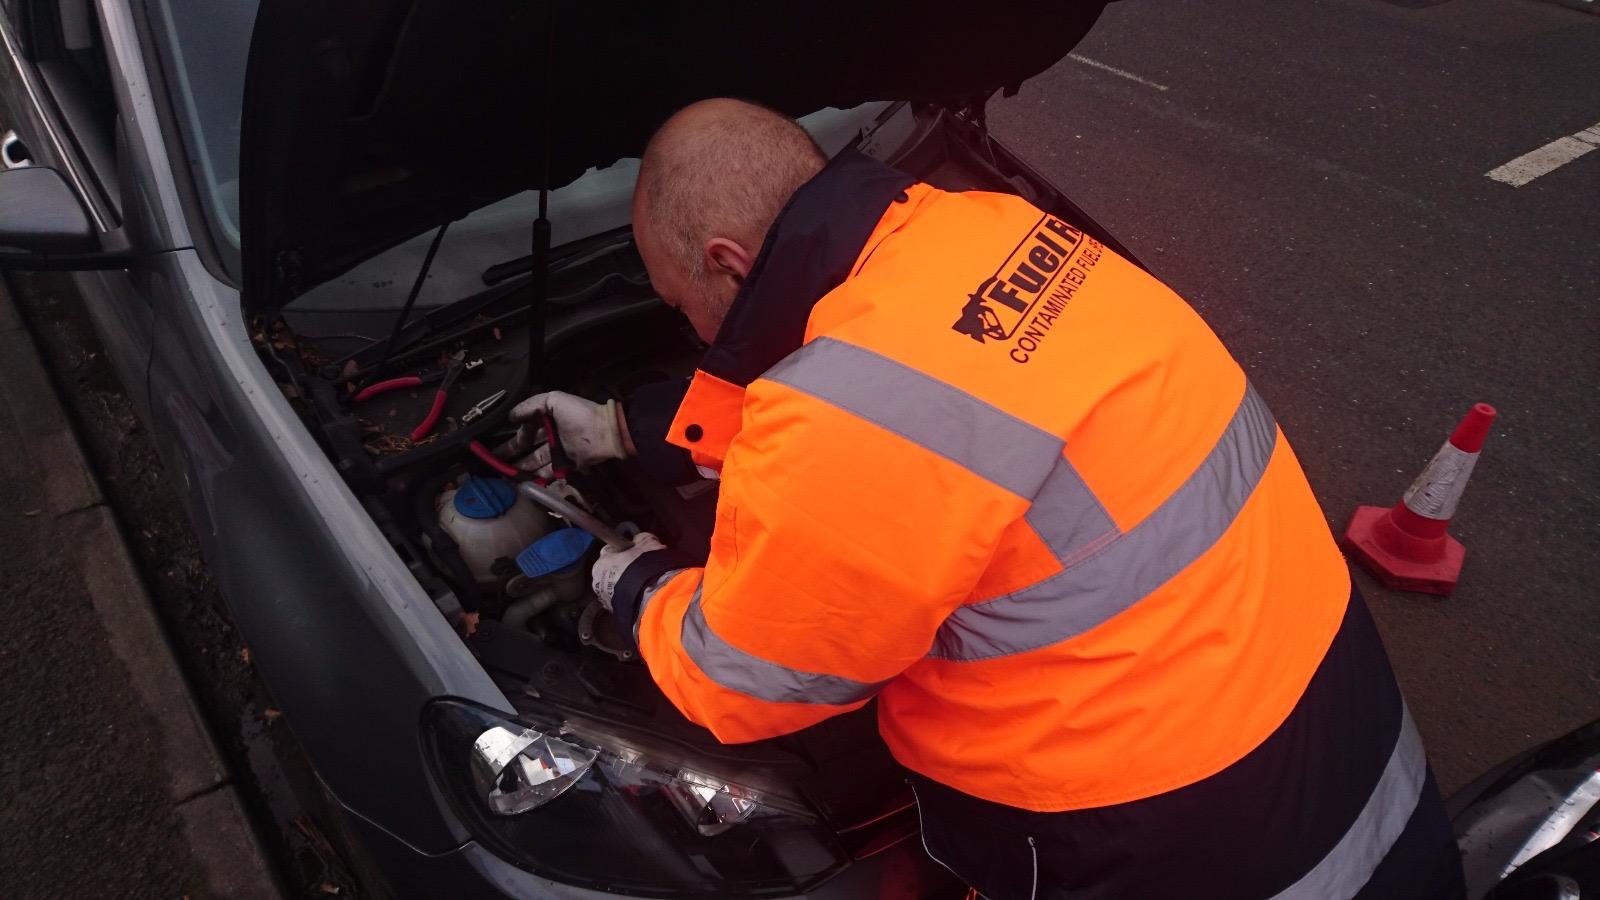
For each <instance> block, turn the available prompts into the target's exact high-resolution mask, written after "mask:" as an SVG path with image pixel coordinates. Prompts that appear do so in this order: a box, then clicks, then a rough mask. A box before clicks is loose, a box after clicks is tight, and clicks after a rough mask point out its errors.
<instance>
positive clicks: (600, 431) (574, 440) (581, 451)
mask: <svg viewBox="0 0 1600 900" xmlns="http://www.w3.org/2000/svg"><path fill="white" fill-rule="evenodd" d="M546 416H549V417H550V418H551V419H552V420H554V421H555V423H556V433H557V435H558V437H559V438H560V441H561V447H562V449H564V450H566V451H567V455H568V456H569V457H571V458H572V462H573V464H574V465H576V466H577V467H578V468H580V469H587V468H588V467H590V466H592V465H594V464H595V463H598V462H605V461H606V460H608V459H622V458H623V457H625V456H627V455H628V451H627V448H626V446H625V445H624V444H623V441H622V420H621V413H620V412H619V411H618V409H617V401H615V400H608V401H606V402H605V403H593V402H591V401H588V400H585V399H583V398H582V397H576V396H573V395H572V394H563V393H561V392H560V391H549V392H547V393H543V394H534V395H533V396H532V397H529V398H528V399H526V400H524V401H522V402H521V403H518V404H517V405H516V406H515V407H513V408H512V409H511V421H513V422H517V423H519V424H520V425H521V427H520V428H518V429H517V433H516V436H515V437H513V438H512V439H511V440H509V441H506V443H505V444H504V445H503V446H502V447H500V449H499V451H498V452H497V454H496V455H498V456H499V457H500V458H501V459H510V460H513V462H512V465H514V466H516V467H517V468H519V469H521V470H522V471H524V472H536V473H539V474H546V472H545V470H548V469H549V468H550V445H549V444H548V443H546V442H545V441H544V438H543V434H544V420H545V417H546Z"/></svg>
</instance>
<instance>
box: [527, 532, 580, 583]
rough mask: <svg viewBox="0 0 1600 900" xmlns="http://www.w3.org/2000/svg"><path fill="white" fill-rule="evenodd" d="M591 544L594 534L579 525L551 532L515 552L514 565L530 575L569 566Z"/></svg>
mask: <svg viewBox="0 0 1600 900" xmlns="http://www.w3.org/2000/svg"><path fill="white" fill-rule="evenodd" d="M593 543H594V535H592V534H590V533H589V532H587V531H584V530H583V529H582V528H563V529H561V530H559V531H552V532H550V533H549V534H547V535H545V536H544V537H542V538H539V539H538V540H537V541H534V542H533V543H531V544H529V545H528V549H526V550H524V551H522V552H521V553H518V554H517V568H519V569H521V570H522V574H524V575H526V576H528V577H529V578H538V577H539V576H541V575H549V574H551V573H552V572H559V571H561V570H562V569H570V568H572V567H573V566H575V565H577V564H578V560H580V559H583V555H584V554H585V553H587V552H589V546H590V545H591V544H593Z"/></svg>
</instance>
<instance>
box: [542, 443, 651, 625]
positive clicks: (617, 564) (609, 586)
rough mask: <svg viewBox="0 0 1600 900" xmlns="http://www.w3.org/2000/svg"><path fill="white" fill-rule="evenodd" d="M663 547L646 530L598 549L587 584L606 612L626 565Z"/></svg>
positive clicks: (608, 610) (626, 567)
mask: <svg viewBox="0 0 1600 900" xmlns="http://www.w3.org/2000/svg"><path fill="white" fill-rule="evenodd" d="M556 427H557V428H559V427H561V426H559V425H558V426H556ZM665 549H667V545H665V544H663V543H661V539H660V538H658V537H656V536H655V535H653V534H651V533H650V532H648V531H641V532H639V534H638V535H637V536H636V537H634V539H633V546H632V547H629V548H628V549H626V550H617V549H614V548H613V547H612V546H611V545H610V544H607V545H605V546H604V547H602V548H601V549H600V558H599V559H597V560H595V561H594V570H593V571H592V572H591V573H590V576H589V586H590V587H592V588H594V595H595V596H596V597H598V598H600V605H601V606H604V607H605V608H606V612H610V611H611V597H612V595H613V594H615V593H616V592H617V582H618V581H619V580H620V579H621V578H622V573H623V572H626V571H627V570H628V566H630V565H632V564H633V561H634V560H636V559H638V558H639V557H641V556H643V555H645V554H646V553H649V552H650V551H652V550H665Z"/></svg>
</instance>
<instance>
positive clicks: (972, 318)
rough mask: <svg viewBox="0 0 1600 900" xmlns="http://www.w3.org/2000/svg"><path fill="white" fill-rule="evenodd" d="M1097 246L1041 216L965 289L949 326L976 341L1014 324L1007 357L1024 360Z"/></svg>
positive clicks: (995, 337)
mask: <svg viewBox="0 0 1600 900" xmlns="http://www.w3.org/2000/svg"><path fill="white" fill-rule="evenodd" d="M1101 250H1102V248H1101V246H1100V244H1099V243H1098V242H1097V241H1094V240H1086V239H1085V238H1084V236H1083V232H1082V231H1079V230H1078V229H1076V228H1074V227H1072V226H1071V225H1068V224H1067V223H1065V222H1063V221H1061V220H1060V219H1057V218H1055V217H1053V216H1048V215H1047V216H1043V217H1041V218H1040V219H1039V221H1038V222H1035V223H1034V225H1033V227H1032V228H1030V229H1028V236H1027V237H1025V238H1023V239H1022V241H1021V242H1019V243H1018V244H1017V246H1016V248H1015V249H1013V250H1012V251H1011V253H1010V255H1008V256H1007V257H1006V258H1005V260H1004V261H1003V262H1002V263H1001V264H1000V266H999V268H997V269H995V272H994V274H993V275H991V276H989V277H988V278H985V279H984V280H983V281H982V282H981V283H979V285H978V287H977V288H976V289H975V290H974V291H972V293H970V294H968V295H967V302H966V305H964V306H962V307H961V317H960V318H958V319H956V321H955V324H954V325H952V326H950V327H951V330H953V331H955V332H956V333H957V334H964V335H966V336H967V337H970V338H972V339H973V340H975V341H977V342H978V343H980V344H982V343H986V342H988V341H1005V340H1010V339H1011V338H1012V337H1014V336H1017V333H1018V331H1019V330H1020V331H1021V332H1022V334H1021V336H1018V337H1017V346H1015V347H1013V348H1012V349H1011V358H1012V359H1014V360H1016V361H1017V362H1019V363H1025V362H1027V361H1028V358H1029V357H1030V356H1031V355H1032V354H1033V352H1034V351H1035V350H1037V349H1039V341H1040V340H1042V339H1043V337H1044V335H1045V334H1046V333H1047V332H1048V331H1049V330H1050V327H1051V326H1052V325H1054V324H1055V319H1056V317H1057V316H1059V315H1060V314H1061V313H1062V311H1063V310H1064V309H1065V308H1066V305H1067V303H1068V302H1069V301H1071V299H1072V296H1073V295H1074V294H1076V293H1077V291H1078V288H1079V286H1081V285H1082V284H1083V282H1084V280H1085V279H1087V278H1088V277H1089V272H1088V270H1089V269H1090V268H1093V266H1094V264H1095V263H1096V262H1099V260H1100V252H1101ZM1024 326H1026V327H1024Z"/></svg>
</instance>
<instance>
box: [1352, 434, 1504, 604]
mask: <svg viewBox="0 0 1600 900" xmlns="http://www.w3.org/2000/svg"><path fill="white" fill-rule="evenodd" d="M1494 417H1495V411H1494V407H1492V406H1490V405H1489V404H1487V403H1478V404H1474V405H1473V407H1472V410H1471V411H1470V412H1468V413H1467V416H1466V418H1464V419H1462V420H1461V424H1460V425H1457V426H1456V430H1455V431H1454V432H1453V433H1452V434H1451V435H1450V440H1448V441H1445V444H1444V446H1443V447H1440V448H1439V452H1438V453H1436V454H1434V456H1433V459H1432V461H1430V462H1429V463H1428V466H1427V468H1425V469H1423V470H1422V474H1421V475H1418V476H1417V480H1416V481H1414V482H1412V483H1411V487H1410V488H1409V489H1407V490H1406V493H1405V496H1404V497H1401V498H1400V502H1399V503H1396V504H1395V505H1394V508H1393V509H1384V508H1382V507H1379V506H1361V507H1357V508H1356V512H1355V515H1353V516H1351V517H1350V525H1349V527H1348V528H1346V529H1345V532H1344V540H1342V541H1341V542H1340V543H1341V544H1342V545H1343V547H1344V550H1345V553H1346V555H1348V556H1349V557H1350V558H1351V559H1353V560H1355V561H1356V562H1359V563H1361V565H1363V566H1365V567H1366V569H1367V570H1368V571H1370V572H1371V573H1372V574H1374V575H1376V576H1378V580H1379V581H1381V582H1383V583H1384V584H1385V585H1387V586H1388V587H1392V588H1398V589H1400V590H1403V591H1417V592H1419V593H1424V594H1439V595H1442V596H1449V594H1450V592H1451V591H1452V590H1454V589H1455V586H1456V581H1457V580H1458V579H1459V578H1460V576H1461V563H1462V561H1463V560H1464V559H1466V556H1467V550H1466V548H1465V547H1463V546H1461V542H1460V541H1458V540H1456V539H1455V538H1453V537H1451V536H1450V535H1449V534H1448V533H1447V532H1446V530H1445V529H1447V528H1448V527H1449V526H1450V518H1451V517H1452V516H1454V515H1455V514H1456V504H1457V503H1459V502H1460V501H1461V494H1462V492H1464V491H1465V490H1466V487H1467V479H1468V478H1469V477H1470V476H1471V475H1472V467H1473V466H1475V465H1477V463H1478V451H1479V450H1480V449H1482V447H1483V440H1484V438H1486V437H1488V436H1489V425H1490V423H1492V422H1494Z"/></svg>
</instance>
